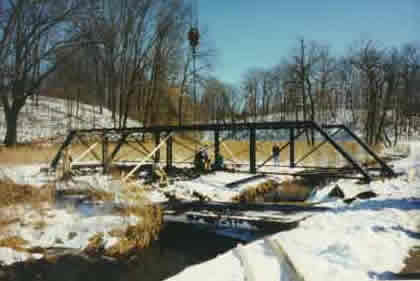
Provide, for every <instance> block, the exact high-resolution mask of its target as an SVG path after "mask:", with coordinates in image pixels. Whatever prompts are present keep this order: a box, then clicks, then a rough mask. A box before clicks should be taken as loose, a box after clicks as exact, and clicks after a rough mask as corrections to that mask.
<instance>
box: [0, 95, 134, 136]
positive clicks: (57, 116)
mask: <svg viewBox="0 0 420 281" xmlns="http://www.w3.org/2000/svg"><path fill="white" fill-rule="evenodd" d="M67 103H68V102H67V101H66V100H63V99H57V98H49V97H40V100H39V105H38V107H36V106H35V105H34V104H33V103H32V102H31V101H29V102H28V103H27V104H26V105H25V106H24V107H23V109H22V111H21V112H20V115H19V119H18V142H19V143H22V142H29V141H35V140H39V139H45V138H51V137H56V136H62V135H66V134H67V132H68V131H69V130H70V129H87V128H108V127H113V121H112V113H111V112H110V111H109V110H107V109H105V108H104V109H103V113H102V114H100V112H99V107H93V106H91V105H87V104H80V106H79V110H78V112H77V113H76V105H75V104H73V110H72V114H71V112H70V110H69V106H68V104H67ZM76 114H77V115H76ZM5 119H6V118H5V116H4V110H3V108H2V107H1V106H0V141H2V140H3V139H4V136H5V134H6V120H5ZM138 126H141V124H140V123H139V122H137V121H134V120H127V127H138Z"/></svg>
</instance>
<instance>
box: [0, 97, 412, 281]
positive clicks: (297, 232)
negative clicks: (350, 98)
mask: <svg viewBox="0 0 420 281" xmlns="http://www.w3.org/2000/svg"><path fill="white" fill-rule="evenodd" d="M40 108H43V109H42V110H40V109H38V110H35V109H34V110H33V111H32V110H31V109H29V108H28V109H23V111H22V113H23V114H22V115H21V116H20V119H19V122H20V125H19V133H18V136H19V141H22V142H23V141H29V140H34V139H39V138H46V137H52V136H56V135H63V134H66V133H67V130H68V126H67V125H68V123H67V121H66V120H65V119H66V118H65V116H66V114H67V111H66V106H65V102H64V101H62V100H56V99H51V98H41V105H40ZM80 114H81V115H80V119H78V120H77V121H75V120H73V127H76V128H82V127H84V128H86V127H89V128H90V127H93V125H92V124H93V123H95V126H96V127H110V125H111V124H112V121H111V118H110V116H111V113H110V112H109V111H106V110H105V111H104V114H103V115H101V116H99V114H92V107H91V106H88V105H82V106H81V108H80ZM3 120H4V119H2V118H0V138H2V137H3V136H4V133H5V127H4V121H3ZM128 126H139V124H138V123H137V122H129V124H128ZM410 151H411V153H410V155H409V157H408V158H406V159H403V160H400V161H395V162H394V163H393V165H394V168H395V170H396V171H397V172H402V173H403V175H402V176H399V177H397V178H393V179H386V180H384V181H375V182H372V183H370V184H369V185H359V184H356V183H355V182H354V181H352V180H344V179H342V180H339V181H337V182H335V183H333V184H331V185H330V186H327V187H325V188H324V189H322V190H319V191H318V192H317V193H316V194H315V195H314V196H313V197H312V198H311V200H313V201H320V200H324V199H326V196H327V194H328V192H329V191H330V190H331V189H332V188H334V187H335V185H336V184H338V185H339V186H340V188H341V189H342V190H343V191H344V192H345V194H346V197H348V198H349V197H353V196H354V195H355V194H357V193H359V192H361V191H365V190H367V189H369V190H373V191H374V192H376V193H377V194H378V196H377V197H376V198H371V199H368V200H358V199H357V200H355V201H353V202H352V203H351V204H350V205H347V204H345V203H343V201H342V200H325V203H323V204H322V205H323V206H328V207H331V210H330V211H325V212H322V213H316V214H314V215H313V216H311V217H310V218H309V219H306V220H304V221H302V222H301V223H300V225H299V227H298V228H295V229H293V230H290V231H287V232H280V233H277V234H274V235H272V236H270V237H269V239H271V240H270V241H271V242H272V241H275V242H276V243H278V244H279V245H281V248H282V249H283V250H284V251H285V252H286V253H287V255H288V257H289V258H290V260H291V262H292V263H293V264H294V265H295V267H296V271H298V272H300V274H301V275H303V277H304V278H305V280H311V281H314V280H342V281H345V280H377V279H382V280H383V279H386V278H387V277H388V276H389V275H388V274H389V272H398V271H399V270H401V269H402V268H403V266H404V263H403V262H404V259H405V257H407V255H408V252H409V249H411V248H412V247H413V246H415V245H419V244H420V241H419V240H418V231H419V226H420V143H419V142H415V141H413V142H411V143H410ZM1 169H2V171H3V173H4V174H5V175H6V176H7V177H9V178H11V179H13V180H14V181H16V182H17V183H22V184H31V185H34V186H41V185H42V184H45V183H46V182H47V181H48V178H46V177H45V176H44V175H41V174H39V173H38V172H39V166H16V167H2V168H1ZM1 176H2V175H1V174H0V177H1ZM3 176H4V175H3ZM244 176H245V177H247V176H249V175H244V174H241V173H238V174H230V173H224V172H217V173H213V174H209V175H205V176H201V177H199V178H197V179H195V180H191V181H186V180H185V181H176V182H174V183H173V184H171V185H169V186H168V187H166V188H160V189H158V188H152V189H151V190H148V191H146V193H145V194H146V196H147V197H148V198H149V199H150V200H151V201H155V202H160V201H163V200H165V199H166V197H165V196H164V195H163V194H164V193H165V192H169V193H172V194H175V195H176V196H177V197H181V198H186V199H191V198H194V195H193V194H194V191H196V192H199V193H200V194H203V195H205V196H208V197H209V198H211V199H213V200H217V201H228V200H229V199H231V198H232V197H233V196H235V195H237V194H238V193H239V192H241V191H242V190H244V189H246V188H248V187H249V186H250V185H255V184H257V183H258V182H259V181H263V180H266V179H260V180H258V181H253V182H252V183H249V184H247V185H242V186H240V187H238V188H236V189H228V188H226V187H225V184H226V183H230V182H233V181H236V180H239V179H241V178H242V177H244ZM284 179H286V178H284V177H278V178H276V180H279V181H281V180H284ZM79 180H83V181H85V182H86V186H96V187H101V188H103V189H104V190H105V191H108V192H113V193H115V194H116V195H117V196H116V199H115V200H116V201H118V200H123V199H122V198H121V197H122V195H121V194H120V186H119V185H118V183H114V182H111V181H110V180H109V178H107V177H103V176H97V175H96V176H91V177H85V178H83V179H79ZM79 183H80V182H79ZM44 207H45V208H44V209H45V211H44V212H43V213H42V214H40V213H39V212H37V211H35V210H33V209H31V208H30V207H28V206H18V207H17V206H15V207H13V208H10V209H5V210H2V211H3V214H10V216H11V217H12V216H16V217H19V218H20V220H19V221H17V222H16V223H14V224H12V225H10V226H9V228H8V230H7V232H5V233H4V235H5V236H3V237H0V238H4V237H8V236H19V237H21V238H23V239H24V240H26V241H27V245H25V247H36V246H40V247H68V248H76V249H83V248H85V247H86V246H87V244H88V242H89V238H91V237H92V236H93V235H95V234H97V233H104V239H105V246H106V247H110V246H112V245H113V244H114V243H116V239H115V238H114V237H111V236H110V235H109V231H111V230H113V229H115V228H116V227H121V228H124V227H126V226H128V225H130V224H133V223H136V221H137V220H138V219H137V218H132V217H128V218H127V217H121V216H118V215H114V214H103V215H101V216H89V215H84V214H81V213H80V212H77V211H75V210H73V209H71V208H56V207H54V206H44ZM41 226H42V227H41ZM69 233H72V234H71V235H69ZM270 241H268V240H258V241H255V242H253V243H250V244H248V245H245V246H242V245H238V247H237V248H235V249H233V250H231V251H229V252H227V253H225V254H223V255H220V256H219V257H217V258H215V259H212V260H210V261H208V262H205V263H203V264H200V265H195V266H191V267H189V268H187V269H185V270H184V271H183V272H181V273H179V274H177V275H176V276H174V277H172V278H171V279H170V280H197V279H200V280H203V281H204V280H205V279H208V280H224V281H225V280H227V281H229V280H232V281H233V280H294V279H293V278H297V277H296V276H295V275H296V272H294V270H292V269H290V264H288V263H287V262H285V260H286V259H285V257H284V255H281V254H280V255H279V252H278V251H276V249H274V248H273V246H272V244H271V242H270ZM274 244H275V243H274ZM40 257H42V256H41V255H40V254H30V253H26V252H21V251H15V250H13V249H10V248H1V247H0V263H4V264H10V263H13V262H16V261H20V260H26V259H28V258H40Z"/></svg>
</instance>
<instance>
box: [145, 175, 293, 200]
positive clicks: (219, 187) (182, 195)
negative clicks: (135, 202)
mask: <svg viewBox="0 0 420 281" xmlns="http://www.w3.org/2000/svg"><path fill="white" fill-rule="evenodd" d="M252 176H253V175H250V174H247V173H230V172H224V171H216V172H213V173H210V174H206V175H201V176H200V177H198V178H196V179H193V180H188V181H187V180H181V181H177V182H175V183H174V184H173V185H170V186H168V187H166V188H164V189H161V190H153V191H152V192H150V193H149V194H147V197H148V199H149V200H150V201H152V202H161V201H166V200H167V198H166V197H165V196H163V195H162V192H168V193H171V194H173V195H176V197H177V198H179V199H185V200H188V199H194V200H197V198H195V197H194V195H193V194H194V192H199V193H200V194H202V195H204V196H207V197H208V198H210V199H211V200H213V201H222V202H228V201H229V202H231V201H232V198H233V197H235V196H236V195H239V194H240V193H241V192H242V191H244V190H246V189H248V188H250V187H253V186H256V185H258V184H260V183H262V182H265V181H267V180H268V179H274V180H276V181H283V180H285V179H287V178H288V176H277V175H275V176H266V177H262V178H258V179H255V180H251V181H249V182H246V183H244V184H241V185H238V187H234V188H229V187H226V184H229V183H232V182H235V181H238V180H242V179H246V178H249V177H252Z"/></svg>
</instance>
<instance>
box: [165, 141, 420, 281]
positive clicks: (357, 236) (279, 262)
mask: <svg viewBox="0 0 420 281" xmlns="http://www.w3.org/2000/svg"><path fill="white" fill-rule="evenodd" d="M410 150H411V153H410V156H409V157H408V158H406V159H403V160H400V161H396V162H394V163H393V164H394V167H395V170H396V171H397V172H404V174H403V175H402V176H400V177H398V178H393V179H386V180H384V181H383V182H382V181H375V182H372V183H371V184H370V185H369V186H366V185H358V184H356V183H354V182H353V181H352V180H339V181H338V182H337V183H333V184H331V185H330V186H328V187H326V188H324V189H323V190H321V191H319V192H318V193H317V194H316V195H315V196H314V197H313V198H312V200H314V201H317V200H320V199H321V200H322V199H325V197H326V196H327V194H328V192H329V191H330V190H331V189H332V188H333V187H334V186H335V185H336V184H338V185H339V186H340V187H341V188H342V189H343V190H344V192H345V194H346V197H352V196H353V195H354V194H356V193H358V192H360V191H365V190H366V189H367V188H369V189H371V190H373V191H374V192H376V193H377V194H378V196H377V197H376V198H371V199H368V200H359V199H357V200H356V201H354V202H353V203H352V204H350V205H346V204H345V203H343V202H342V201H341V200H334V201H331V200H328V202H326V203H325V204H323V205H325V206H329V207H331V208H332V209H331V210H330V211H326V212H323V213H318V214H315V215H314V216H312V217H311V218H310V219H307V220H305V221H303V222H301V223H300V225H299V227H298V228H296V229H293V230H290V231H287V232H280V233H277V234H274V235H272V236H271V237H269V239H270V240H274V241H275V242H277V243H278V244H279V245H281V247H282V248H283V250H284V251H285V252H286V253H287V256H288V257H289V258H290V260H291V262H292V263H293V264H294V266H295V269H296V271H297V272H299V273H300V274H301V275H302V276H303V278H305V280H311V281H314V280H342V281H345V280H378V279H380V280H386V279H387V278H389V277H390V272H399V271H400V270H401V269H402V268H403V267H404V259H405V258H406V257H407V256H408V252H409V250H410V249H411V248H412V247H413V246H415V245H420V241H419V240H418V229H419V225H420V143H418V142H414V143H411V144H410ZM270 245H271V244H270V243H267V240H258V241H255V242H253V243H250V244H248V245H246V246H241V245H238V247H237V248H235V249H233V250H231V251H229V252H227V253H225V254H223V255H221V256H219V257H217V258H215V259H212V260H210V261H208V262H205V263H203V264H199V265H195V266H191V267H189V268H187V269H185V270H184V271H183V272H181V273H179V274H177V275H176V276H174V277H172V278H170V279H169V280H197V279H200V280H212V281H214V280H223V281H229V280H232V281H233V280H235V281H236V280H298V279H297V278H298V277H297V275H298V274H296V272H295V271H293V270H290V265H289V264H288V263H287V262H285V257H284V255H282V254H278V251H276V250H275V249H274V248H273V247H272V246H270Z"/></svg>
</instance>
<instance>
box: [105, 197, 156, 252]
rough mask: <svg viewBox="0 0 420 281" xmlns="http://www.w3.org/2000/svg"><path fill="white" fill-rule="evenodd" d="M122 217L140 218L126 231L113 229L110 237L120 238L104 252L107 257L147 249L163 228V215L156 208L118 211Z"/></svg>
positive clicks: (143, 207)
mask: <svg viewBox="0 0 420 281" xmlns="http://www.w3.org/2000/svg"><path fill="white" fill-rule="evenodd" d="M120 212H121V214H122V215H124V216H130V215H134V216H137V217H139V218H141V220H140V222H139V223H138V224H136V225H130V226H128V227H127V229H126V230H124V231H123V230H121V229H115V230H112V231H111V235H112V236H116V237H120V240H119V242H118V243H117V244H116V245H114V246H112V247H110V248H109V249H107V250H106V255H108V256H113V257H115V256H121V255H126V254H129V253H130V252H131V251H133V250H135V249H142V248H145V247H147V246H148V245H149V244H150V243H151V242H152V241H153V240H156V239H157V238H158V235H159V232H160V230H161V228H162V226H163V213H162V210H161V209H160V208H159V207H158V206H151V205H150V206H142V207H129V208H124V209H121V210H120Z"/></svg>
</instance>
